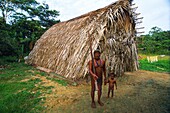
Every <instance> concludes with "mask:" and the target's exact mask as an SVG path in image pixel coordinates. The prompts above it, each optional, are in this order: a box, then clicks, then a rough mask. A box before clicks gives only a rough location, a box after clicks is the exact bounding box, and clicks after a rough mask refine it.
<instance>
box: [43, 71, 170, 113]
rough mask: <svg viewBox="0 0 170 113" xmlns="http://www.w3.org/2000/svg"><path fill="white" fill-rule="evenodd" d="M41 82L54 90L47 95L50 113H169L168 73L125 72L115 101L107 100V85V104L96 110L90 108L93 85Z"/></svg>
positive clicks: (105, 95) (104, 91)
mask: <svg viewBox="0 0 170 113" xmlns="http://www.w3.org/2000/svg"><path fill="white" fill-rule="evenodd" d="M42 82H44V83H43V84H44V85H49V86H53V87H54V88H53V90H52V93H50V94H47V95H44V96H45V97H46V100H45V103H44V107H46V110H45V111H44V112H47V113H170V75H169V74H165V73H156V72H149V71H143V70H139V71H136V72H127V73H125V75H124V76H123V77H119V78H117V84H118V89H117V90H115V97H114V98H109V99H108V98H107V86H103V94H102V101H103V102H104V104H105V105H104V106H103V107H100V106H99V105H98V104H97V103H96V104H97V108H95V109H92V108H91V98H90V82H89V83H86V82H82V84H81V85H78V86H62V85H60V84H58V83H56V82H53V81H50V80H47V79H46V78H42ZM96 94H97V93H96ZM96 99H97V95H96ZM96 101H97V100H96Z"/></svg>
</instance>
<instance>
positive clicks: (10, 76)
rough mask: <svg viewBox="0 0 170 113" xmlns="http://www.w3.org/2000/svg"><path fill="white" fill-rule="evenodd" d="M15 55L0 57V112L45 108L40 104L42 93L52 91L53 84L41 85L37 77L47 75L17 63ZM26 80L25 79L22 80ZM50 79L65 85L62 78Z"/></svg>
mask: <svg viewBox="0 0 170 113" xmlns="http://www.w3.org/2000/svg"><path fill="white" fill-rule="evenodd" d="M16 59H17V58H16V57H12V56H10V57H0V113H25V112H30V113H34V112H41V111H43V109H45V108H44V107H43V106H42V104H43V103H44V101H43V100H45V97H43V95H46V94H50V93H52V88H54V87H53V86H43V85H42V84H43V82H42V81H41V80H40V79H39V78H34V79H33V76H36V75H38V76H45V77H46V76H47V73H45V72H41V71H39V70H37V69H36V68H34V67H32V66H29V65H26V64H24V63H23V62H21V63H18V62H17V60H16ZM22 80H26V81H22ZM51 80H53V81H55V82H57V83H59V84H62V85H63V86H67V82H66V81H64V80H57V79H55V78H51Z"/></svg>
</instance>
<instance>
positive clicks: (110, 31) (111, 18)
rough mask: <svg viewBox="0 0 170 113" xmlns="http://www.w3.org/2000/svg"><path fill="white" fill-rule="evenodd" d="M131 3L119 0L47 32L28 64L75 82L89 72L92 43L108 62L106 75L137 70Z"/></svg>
mask: <svg viewBox="0 0 170 113" xmlns="http://www.w3.org/2000/svg"><path fill="white" fill-rule="evenodd" d="M130 4H131V3H130V2H129V0H119V1H117V2H115V3H113V4H110V5H109V6H107V7H104V8H101V9H98V10H96V11H92V12H89V13H87V14H84V15H82V16H80V17H77V18H74V19H71V20H69V21H65V22H61V23H58V24H55V25H54V26H52V27H51V28H50V29H49V30H47V31H46V32H45V33H44V34H43V35H42V36H41V38H40V39H39V40H38V41H37V42H36V44H35V46H34V48H33V50H32V51H31V52H30V54H29V57H28V63H29V64H33V65H37V66H41V67H44V68H47V69H51V70H53V71H54V72H56V73H58V74H60V75H62V76H65V77H68V78H72V79H77V78H80V77H84V76H85V75H86V74H87V72H88V61H89V60H90V59H91V56H90V40H92V42H91V43H92V48H93V50H95V49H97V48H99V49H100V50H101V52H102V58H103V59H105V60H106V66H107V72H114V73H115V74H117V75H119V76H120V75H122V74H123V73H124V72H125V71H134V70H137V69H138V59H137V49H136V43H135V36H136V34H135V33H136V30H135V21H134V17H133V15H132V10H131V6H130Z"/></svg>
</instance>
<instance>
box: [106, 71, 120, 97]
mask: <svg viewBox="0 0 170 113" xmlns="http://www.w3.org/2000/svg"><path fill="white" fill-rule="evenodd" d="M114 77H115V74H114V73H111V74H110V76H109V78H108V80H107V81H105V85H106V84H107V83H109V87H108V98H109V96H110V92H112V97H113V96H114V86H116V89H117V83H116V80H115V79H114Z"/></svg>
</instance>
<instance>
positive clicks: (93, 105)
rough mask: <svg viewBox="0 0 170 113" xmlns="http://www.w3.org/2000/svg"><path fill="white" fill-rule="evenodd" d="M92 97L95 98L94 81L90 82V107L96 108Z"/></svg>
mask: <svg viewBox="0 0 170 113" xmlns="http://www.w3.org/2000/svg"><path fill="white" fill-rule="evenodd" d="M94 96H95V83H94V81H91V100H92V103H91V107H92V108H96V104H95V101H94Z"/></svg>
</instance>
